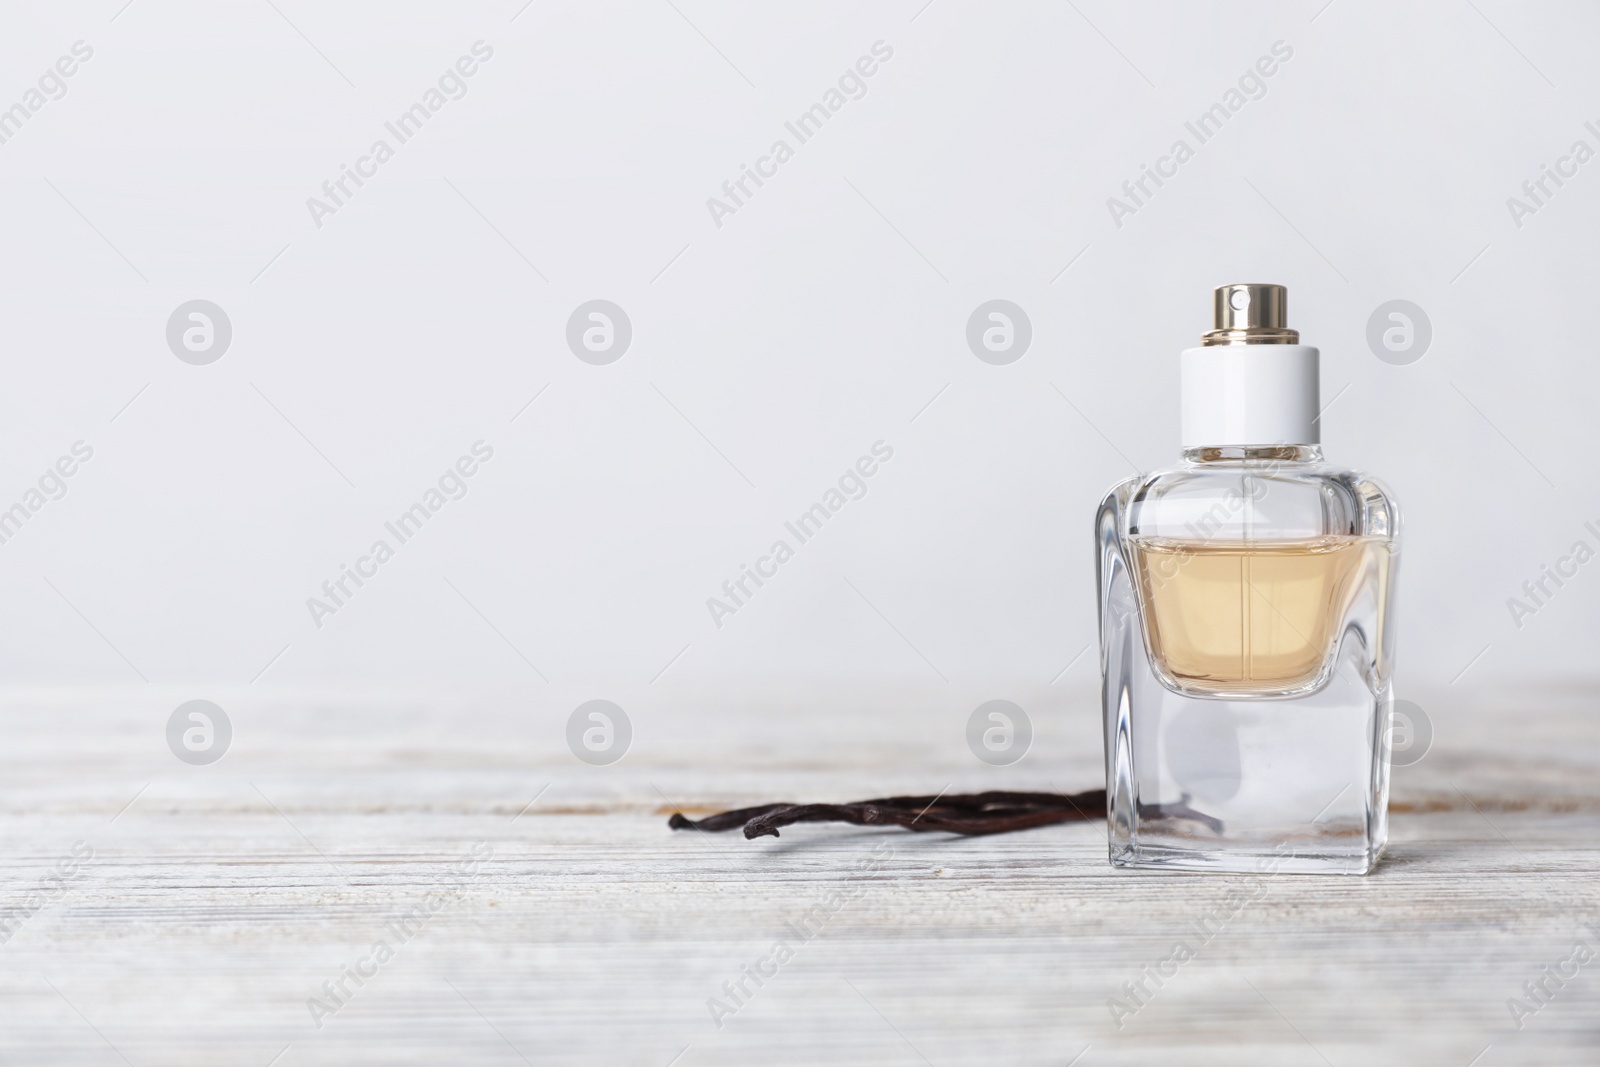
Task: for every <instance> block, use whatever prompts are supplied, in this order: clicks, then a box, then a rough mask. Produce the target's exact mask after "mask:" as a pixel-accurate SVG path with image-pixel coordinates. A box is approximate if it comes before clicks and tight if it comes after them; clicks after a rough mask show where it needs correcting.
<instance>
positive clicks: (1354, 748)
mask: <svg viewBox="0 0 1600 1067" xmlns="http://www.w3.org/2000/svg"><path fill="white" fill-rule="evenodd" d="M1286 306H1287V293H1286V291H1285V290H1284V288H1283V287H1282V286H1279V285H1224V286H1222V287H1221V288H1219V289H1217V290H1216V293H1215V322H1214V328H1213V329H1212V330H1211V331H1210V332H1209V333H1206V334H1204V335H1203V337H1202V339H1201V347H1199V348H1191V349H1187V350H1186V351H1184V352H1183V354H1182V356H1181V357H1180V360H1179V373H1180V379H1181V382H1182V420H1183V427H1182V439H1183V463H1182V465H1181V466H1178V467H1174V468H1172V469H1169V470H1163V471H1158V472H1156V473H1154V474H1141V475H1138V476H1136V477H1134V478H1130V479H1128V480H1127V481H1125V482H1123V483H1121V484H1120V485H1118V486H1116V487H1115V488H1113V489H1112V490H1111V492H1110V493H1109V494H1108V495H1107V496H1106V498H1105V500H1104V501H1103V502H1102V503H1101V505H1100V510H1099V514H1098V516H1097V518H1096V524H1095V540H1096V553H1097V557H1096V558H1097V565H1098V578H1099V597H1100V667H1101V679H1102V690H1101V693H1102V701H1103V710H1104V714H1105V731H1106V736H1105V740H1106V798H1107V807H1108V824H1109V825H1108V829H1109V838H1110V852H1111V863H1112V864H1113V865H1114V866H1119V867H1173V868H1182V869H1187V870H1213V871H1229V872H1269V871H1270V872H1278V871H1304V872H1334V873H1347V874H1364V873H1366V872H1368V871H1370V870H1371V869H1372V867H1373V865H1374V864H1375V863H1376V862H1377V860H1378V856H1379V854H1380V852H1381V851H1382V849H1383V845H1384V841H1385V840H1386V838H1387V836H1388V800H1389V753H1388V748H1387V741H1388V737H1389V717H1390V714H1391V711H1392V704H1393V699H1394V698H1393V694H1392V690H1391V682H1390V674H1391V671H1392V668H1393V662H1394V627H1393V625H1392V622H1391V615H1392V605H1393V587H1394V577H1395V566H1396V563H1397V561H1398V547H1399V542H1398V535H1399V510H1398V508H1397V507H1396V504H1395V501H1394V498H1393V497H1391V496H1390V495H1389V493H1388V491H1387V490H1385V489H1384V488H1383V487H1382V486H1381V485H1379V484H1378V483H1377V482H1376V481H1374V480H1373V479H1371V478H1370V477H1368V476H1367V475H1365V474H1361V473H1357V472H1354V471H1346V470H1339V469H1337V468H1334V467H1330V466H1328V465H1326V464H1325V463H1324V462H1323V458H1322V449H1321V446H1320V443H1319V441H1320V437H1319V433H1318V427H1319V424H1320V414H1319V402H1318V388H1317V377H1318V352H1317V349H1315V348H1312V347H1310V346H1308V345H1302V344H1300V343H1299V341H1300V335H1299V334H1298V333H1297V332H1296V331H1294V330H1291V329H1289V328H1288V325H1287V316H1286Z"/></svg>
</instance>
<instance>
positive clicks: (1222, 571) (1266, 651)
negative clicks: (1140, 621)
mask: <svg viewBox="0 0 1600 1067" xmlns="http://www.w3.org/2000/svg"><path fill="white" fill-rule="evenodd" d="M1129 541H1130V545H1131V548H1132V555H1133V564H1134V566H1135V568H1136V570H1137V573H1138V581H1137V586H1138V590H1139V597H1140V600H1141V602H1142V605H1143V608H1144V617H1145V624H1146V626H1147V627H1148V636H1149V641H1150V654H1151V656H1152V657H1153V658H1154V660H1155V661H1156V663H1157V664H1158V665H1159V666H1160V668H1161V669H1162V670H1164V671H1165V673H1166V674H1168V675H1169V676H1171V677H1172V678H1173V679H1175V680H1176V681H1178V682H1179V684H1183V685H1190V684H1200V685H1204V686H1205V687H1207V688H1208V689H1213V690H1218V691H1224V692H1241V693H1245V692H1248V693H1254V694H1257V695H1270V694H1272V693H1288V692H1294V691H1296V690H1299V689H1301V688H1303V687H1305V686H1307V685H1310V684H1311V683H1312V682H1314V681H1316V679H1317V678H1318V676H1319V675H1320V674H1321V673H1322V671H1323V669H1324V666H1325V665H1326V664H1327V662H1328V658H1329V656H1330V654H1331V653H1332V652H1333V648H1334V644H1335V642H1337V641H1338V639H1339V632H1338V627H1339V626H1340V625H1342V623H1343V621H1344V619H1345V618H1346V615H1347V612H1346V608H1347V607H1348V605H1349V603H1350V600H1351V597H1352V595H1353V593H1354V591H1355V590H1356V588H1357V586H1358V585H1359V584H1361V583H1362V581H1363V580H1364V579H1365V578H1367V577H1368V576H1369V575H1371V577H1373V578H1375V579H1376V582H1377V589H1378V590H1379V593H1380V596H1381V595H1383V593H1384V592H1386V591H1387V589H1388V584H1389V583H1388V580H1387V578H1388V575H1387V569H1388V562H1389V552H1388V546H1387V544H1386V543H1384V542H1382V541H1379V540H1378V539H1375V538H1370V537H1352V536H1336V537H1321V538H1317V539H1315V540H1310V541H1291V542H1238V541H1235V542H1231V543H1224V542H1212V541H1204V542H1187V541H1178V540H1169V539H1165V538H1141V537H1132V538H1130V539H1129ZM1374 570H1377V571H1378V573H1377V574H1372V572H1373V571H1374ZM1378 611H1379V617H1380V618H1381V617H1382V605H1381V604H1380V605H1379V606H1378Z"/></svg>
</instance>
